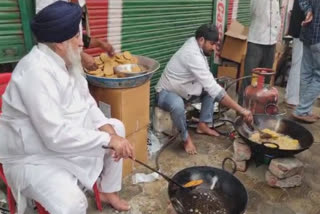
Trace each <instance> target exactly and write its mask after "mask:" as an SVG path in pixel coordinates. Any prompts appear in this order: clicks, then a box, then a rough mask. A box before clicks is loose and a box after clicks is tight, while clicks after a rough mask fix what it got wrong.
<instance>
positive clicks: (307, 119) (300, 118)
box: [292, 113, 317, 123]
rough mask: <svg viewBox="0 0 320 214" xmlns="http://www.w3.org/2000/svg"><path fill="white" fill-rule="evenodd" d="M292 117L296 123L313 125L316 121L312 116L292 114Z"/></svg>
mask: <svg viewBox="0 0 320 214" xmlns="http://www.w3.org/2000/svg"><path fill="white" fill-rule="evenodd" d="M292 117H293V118H294V119H296V120H298V121H301V122H305V123H314V122H316V121H317V119H315V118H314V117H313V116H311V115H304V116H303V115H296V114H294V113H293V114H292Z"/></svg>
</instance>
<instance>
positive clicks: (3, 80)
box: [0, 73, 11, 113]
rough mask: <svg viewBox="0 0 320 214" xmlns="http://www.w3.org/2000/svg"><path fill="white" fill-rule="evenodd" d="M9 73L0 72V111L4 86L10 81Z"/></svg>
mask: <svg viewBox="0 0 320 214" xmlns="http://www.w3.org/2000/svg"><path fill="white" fill-rule="evenodd" d="M10 78H11V73H0V113H1V112H2V111H1V107H2V95H3V94H4V92H5V90H6V87H7V85H8V83H9V81H10Z"/></svg>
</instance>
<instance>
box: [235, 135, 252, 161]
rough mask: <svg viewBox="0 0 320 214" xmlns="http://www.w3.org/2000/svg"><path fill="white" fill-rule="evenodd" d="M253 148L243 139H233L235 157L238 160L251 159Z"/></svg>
mask: <svg viewBox="0 0 320 214" xmlns="http://www.w3.org/2000/svg"><path fill="white" fill-rule="evenodd" d="M250 158H251V149H250V147H249V146H248V145H247V144H244V143H242V141H241V139H239V138H236V139H235V140H234V141H233V159H234V160H236V161H245V160H250Z"/></svg>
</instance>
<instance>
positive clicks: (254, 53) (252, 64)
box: [238, 42, 263, 105]
mask: <svg viewBox="0 0 320 214" xmlns="http://www.w3.org/2000/svg"><path fill="white" fill-rule="evenodd" d="M262 58H263V50H262V46H261V45H258V44H254V43H251V42H248V47H247V54H246V59H245V63H244V76H251V74H252V69H254V68H257V67H260V64H261V61H262ZM250 82H251V79H250V78H247V79H244V80H242V84H241V87H240V91H239V98H238V103H239V105H242V104H243V98H244V95H243V93H244V90H245V89H246V87H247V86H248V85H250Z"/></svg>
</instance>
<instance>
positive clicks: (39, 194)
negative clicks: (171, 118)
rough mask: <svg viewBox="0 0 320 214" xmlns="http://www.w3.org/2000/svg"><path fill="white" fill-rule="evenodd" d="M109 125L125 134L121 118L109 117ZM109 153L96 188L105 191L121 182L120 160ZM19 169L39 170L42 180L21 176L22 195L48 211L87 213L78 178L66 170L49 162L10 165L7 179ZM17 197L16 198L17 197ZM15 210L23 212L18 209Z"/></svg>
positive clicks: (35, 172)
mask: <svg viewBox="0 0 320 214" xmlns="http://www.w3.org/2000/svg"><path fill="white" fill-rule="evenodd" d="M110 124H111V125H112V126H113V127H114V129H115V131H116V133H117V134H118V135H119V136H122V137H125V129H124V125H123V123H122V122H121V121H119V120H116V119H110ZM111 153H112V151H109V150H106V155H105V156H104V166H103V170H102V172H101V175H100V178H99V179H98V181H97V182H98V187H99V191H101V192H106V193H112V192H118V191H120V190H121V183H122V160H120V161H119V162H115V161H114V160H113V158H112V155H111ZM21 170H24V172H25V174H26V175H28V174H31V175H36V174H39V173H41V176H42V177H43V179H42V180H41V179H40V180H38V181H37V182H32V176H24V177H23V179H22V180H21V181H19V182H25V183H27V184H28V186H27V188H25V189H23V190H21V194H22V196H23V197H26V198H30V199H33V200H35V201H37V202H39V203H40V204H41V205H42V206H43V207H44V208H45V209H46V210H48V212H49V213H51V214H85V213H86V210H87V207H88V203H87V198H86V196H85V194H84V193H83V192H82V190H81V188H80V187H79V186H78V179H77V178H76V177H75V176H74V175H73V174H72V173H70V172H69V171H67V170H65V169H61V168H60V167H56V166H51V165H50V166H49V165H22V166H21V165H18V166H13V167H10V169H8V170H7V173H8V176H9V177H10V178H14V177H15V175H14V174H15V173H17V175H18V174H19V171H20V172H21ZM17 177H20V176H17ZM18 195H19V194H18ZM16 200H17V201H19V199H17V198H16ZM18 213H19V214H20V213H21V214H22V213H23V212H21V211H18Z"/></svg>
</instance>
